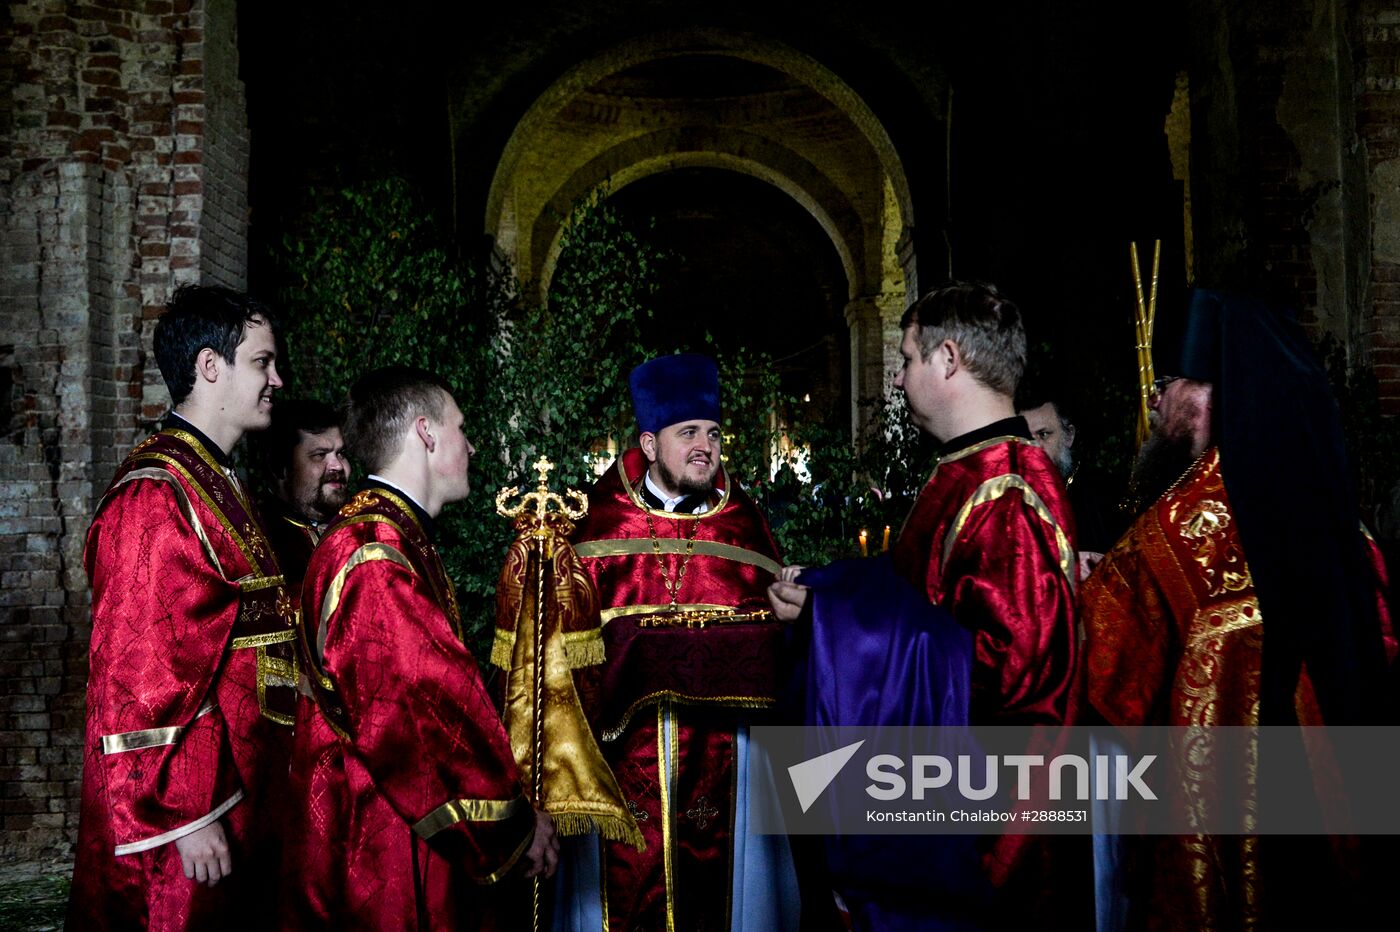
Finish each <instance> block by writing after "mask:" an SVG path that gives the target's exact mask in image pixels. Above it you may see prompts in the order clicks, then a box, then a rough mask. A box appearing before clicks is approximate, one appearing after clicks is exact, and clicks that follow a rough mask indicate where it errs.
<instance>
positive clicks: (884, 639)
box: [788, 556, 990, 930]
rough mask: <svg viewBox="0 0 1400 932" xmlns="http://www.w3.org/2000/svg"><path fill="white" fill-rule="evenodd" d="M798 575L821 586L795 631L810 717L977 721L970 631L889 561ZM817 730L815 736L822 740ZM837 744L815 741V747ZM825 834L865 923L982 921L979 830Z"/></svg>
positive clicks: (958, 738)
mask: <svg viewBox="0 0 1400 932" xmlns="http://www.w3.org/2000/svg"><path fill="white" fill-rule="evenodd" d="M799 582H801V583H802V584H803V585H806V586H809V587H811V590H812V592H811V596H810V599H809V605H810V610H811V626H810V628H808V627H807V626H805V625H804V624H803V623H802V622H801V621H799V623H798V625H797V626H796V628H795V629H794V631H793V632H792V636H791V644H790V646H791V648H792V662H793V666H792V682H791V690H790V693H789V697H788V698H789V700H790V702H791V703H792V705H791V706H790V708H792V710H793V711H794V712H795V713H796V714H797V715H799V716H800V718H801V721H802V723H803V724H804V725H815V726H842V725H845V726H853V725H878V726H886V727H894V726H966V725H967V724H968V701H969V698H970V695H971V678H972V662H973V637H972V632H971V631H968V630H967V629H966V628H964V627H963V626H962V625H960V624H958V622H957V621H956V620H955V619H954V618H953V616H952V615H951V614H949V613H948V612H946V611H944V610H943V609H941V608H939V607H938V606H936V605H932V604H930V603H929V601H928V600H927V598H925V596H924V594H923V593H922V592H919V591H918V590H917V589H915V588H914V587H913V586H912V585H910V584H909V583H908V582H907V581H906V580H904V579H903V578H901V577H900V576H899V575H898V574H897V573H896V572H895V570H894V564H893V562H892V561H891V560H890V559H889V558H888V557H886V556H881V557H875V558H870V559H860V560H840V561H837V562H835V563H832V564H829V565H827V566H824V567H821V568H819V569H809V570H807V571H806V572H804V573H803V574H802V576H801V577H800V579H799ZM817 734H818V736H817V737H814V741H815V742H816V743H817V744H818V745H821V744H824V739H823V738H821V737H820V736H819V733H817ZM969 740H970V738H968V737H967V735H966V733H965V732H962V731H961V730H959V731H958V732H957V733H953V732H950V733H949V735H948V743H949V746H948V747H946V748H945V747H940V748H939V752H940V753H942V752H945V751H946V752H947V753H949V754H954V755H955V754H958V753H968V751H969V750H970V748H969V746H968V744H967V742H968V741H969ZM832 749H833V748H832V747H824V746H816V747H813V748H812V752H813V754H820V753H824V752H826V751H829V750H832ZM923 750H924V752H925V753H927V749H923ZM852 770H854V768H852ZM845 776H847V775H843V777H845ZM852 776H854V778H855V779H854V780H852V781H851V782H850V783H849V784H848V785H847V787H846V788H845V789H844V791H845V792H859V791H860V789H859V787H860V786H862V785H863V784H864V782H866V781H865V780H864V778H863V775H861V774H852ZM842 782H843V781H840V780H838V782H837V784H836V787H837V788H841V786H842ZM825 840H826V846H825V847H826V867H827V871H828V881H829V883H830V884H831V886H833V887H834V888H835V889H836V890H838V891H839V892H840V893H841V895H842V898H843V899H844V900H845V902H846V905H847V907H848V909H849V910H850V913H851V919H852V922H853V924H854V927H855V928H856V929H857V930H866V929H879V930H902V929H934V930H967V929H976V928H979V927H980V926H979V924H978V922H977V921H976V917H977V915H978V913H980V912H981V911H982V910H983V908H984V907H985V905H986V902H987V900H988V897H989V893H990V891H989V888H988V887H987V884H986V880H985V879H984V877H983V874H982V871H981V868H980V861H979V857H978V852H977V839H976V838H975V837H973V836H965V835H942V836H933V835H923V836H918V835H911V836H901V837H890V836H870V835H835V836H828V837H827V838H826V839H825Z"/></svg>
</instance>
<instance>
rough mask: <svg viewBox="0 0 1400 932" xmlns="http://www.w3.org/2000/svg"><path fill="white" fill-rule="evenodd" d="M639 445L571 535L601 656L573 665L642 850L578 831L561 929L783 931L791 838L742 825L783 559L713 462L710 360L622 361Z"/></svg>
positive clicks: (774, 657)
mask: <svg viewBox="0 0 1400 932" xmlns="http://www.w3.org/2000/svg"><path fill="white" fill-rule="evenodd" d="M630 387H631V393H632V403H633V407H634V408H635V411H636V415H637V427H638V430H639V431H640V436H639V446H638V447H637V448H633V449H630V450H627V451H626V452H625V453H623V454H622V456H620V457H619V458H618V459H617V462H616V463H614V464H613V465H612V466H611V467H610V468H609V469H608V471H607V473H606V474H605V475H604V476H603V477H602V478H601V479H600V480H599V481H598V482H597V484H596V485H595V486H594V488H593V490H592V492H591V494H590V495H589V506H588V515H587V517H585V518H584V519H583V520H582V521H581V522H580V524H579V527H578V530H577V531H576V533H575V535H574V538H573V540H574V546H575V550H576V551H577V553H578V556H579V559H580V562H581V563H582V565H583V568H584V571H585V572H586V573H587V574H588V576H589V577H590V578H591V580H592V581H593V583H594V584H595V586H596V587H597V590H598V593H599V596H600V599H601V605H602V608H603V612H602V622H603V641H604V647H605V651H606V660H605V661H604V662H603V664H602V665H601V666H597V667H587V668H581V669H576V670H575V671H574V673H575V677H576V678H577V679H578V682H579V687H580V693H581V695H582V696H583V697H584V704H585V707H586V708H588V710H589V715H590V718H591V720H592V721H593V724H594V728H595V730H596V731H597V734H598V736H599V738H600V739H601V742H600V746H601V747H602V749H603V754H604V756H605V758H606V759H607V761H608V763H609V765H610V766H611V767H612V768H613V771H614V773H615V774H616V776H617V780H618V784H619V786H620V787H621V789H622V793H623V796H624V798H625V799H626V801H627V806H628V809H629V810H630V811H631V813H632V815H633V817H634V818H635V819H636V821H637V825H638V827H639V828H640V829H641V833H642V836H643V838H644V839H645V841H646V850H645V851H640V852H639V851H636V850H634V849H633V848H631V847H630V846H628V845H626V844H624V843H621V842H611V841H602V842H599V841H598V840H597V839H596V838H593V837H587V838H583V839H577V840H573V841H571V842H569V843H568V844H567V847H568V848H569V849H571V852H570V856H569V857H566V859H565V863H564V867H563V868H561V871H560V873H561V875H567V876H563V877H562V881H563V882H562V889H563V897H562V900H561V905H560V908H559V917H558V922H557V923H556V925H557V926H558V927H560V928H587V929H590V930H592V929H597V928H600V927H601V928H611V929H616V930H622V929H628V930H630V929H634V928H646V929H668V928H687V929H700V928H704V929H726V928H734V929H747V928H753V929H783V928H789V927H791V925H792V923H793V921H794V920H795V918H796V916H795V900H796V889H795V882H794V880H793V875H792V870H791V859H790V854H789V852H788V849H787V842H786V839H784V838H781V837H763V836H756V835H750V834H748V831H747V827H746V826H747V820H748V811H747V807H746V806H745V805H744V802H743V801H744V800H745V799H747V798H748V795H747V794H748V792H749V788H748V782H749V781H748V766H747V757H748V754H749V745H748V723H749V722H750V721H751V720H752V718H753V716H754V715H755V714H756V712H757V711H758V710H762V709H766V708H769V707H771V706H772V705H773V704H774V703H775V701H776V696H777V692H776V691H777V676H778V673H777V662H778V648H779V643H780V639H781V637H782V632H781V629H780V626H779V625H778V624H776V623H775V622H774V621H773V619H772V617H771V616H770V615H769V613H768V612H767V611H766V610H765V609H766V606H767V603H766V601H765V595H764V593H765V590H766V589H767V586H768V584H769V582H771V581H772V579H773V575H774V573H776V572H777V570H778V568H779V565H780V564H779V562H778V551H777V547H776V545H775V544H774V542H773V537H772V535H771V534H770V533H769V530H768V524H767V522H766V521H765V520H764V518H763V515H762V514H760V513H759V511H758V509H757V508H756V507H755V506H754V503H753V501H752V500H750V498H749V497H748V496H747V495H746V494H744V491H743V490H742V489H741V488H739V487H738V485H737V484H736V483H735V482H734V481H733V480H732V479H731V478H730V476H729V475H728V473H727V472H726V471H725V469H724V465H723V463H722V462H721V442H720V427H719V420H720V399H719V371H718V368H717V367H716V365H715V362H714V360H712V359H709V358H707V357H704V356H694V355H678V356H663V357H659V358H657V359H653V360H651V361H649V362H646V363H643V364H642V365H640V366H638V367H637V368H636V369H635V370H634V371H633V372H632V374H631V378H630Z"/></svg>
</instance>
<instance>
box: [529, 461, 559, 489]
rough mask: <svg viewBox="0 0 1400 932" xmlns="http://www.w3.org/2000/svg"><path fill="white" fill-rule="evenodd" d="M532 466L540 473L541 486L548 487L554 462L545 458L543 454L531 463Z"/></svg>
mask: <svg viewBox="0 0 1400 932" xmlns="http://www.w3.org/2000/svg"><path fill="white" fill-rule="evenodd" d="M530 468H531V469H533V470H534V471H535V472H537V473H539V474H540V488H541V489H548V488H549V473H550V470H552V469H553V468H554V464H553V463H551V462H550V461H549V460H547V459H546V458H544V457H543V456H541V457H540V458H539V459H537V460H535V462H534V463H533V464H531V466H530Z"/></svg>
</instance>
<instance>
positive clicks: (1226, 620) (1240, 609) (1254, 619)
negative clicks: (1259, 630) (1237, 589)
mask: <svg viewBox="0 0 1400 932" xmlns="http://www.w3.org/2000/svg"><path fill="white" fill-rule="evenodd" d="M1196 619H1197V621H1198V622H1200V624H1199V626H1197V625H1192V626H1191V629H1190V631H1189V633H1188V635H1187V638H1186V649H1187V650H1194V649H1196V647H1197V646H1198V645H1199V644H1200V643H1201V642H1202V641H1209V640H1211V639H1213V638H1218V637H1223V636H1225V635H1227V634H1230V633H1232V632H1235V631H1244V630H1245V629H1247V628H1256V627H1258V626H1259V625H1262V624H1263V623H1264V616H1263V613H1261V612H1260V611H1259V600H1258V599H1257V598H1255V597H1254V596H1252V595H1247V596H1243V597H1241V598H1239V599H1236V600H1234V601H1232V602H1227V603H1224V604H1220V603H1215V604H1208V605H1201V606H1199V607H1198V608H1197V609H1196Z"/></svg>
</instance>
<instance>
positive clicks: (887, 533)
mask: <svg viewBox="0 0 1400 932" xmlns="http://www.w3.org/2000/svg"><path fill="white" fill-rule="evenodd" d="M889 549H890V526H889V525H888V524H887V525H885V539H884V540H883V541H881V542H880V552H881V553H884V552H885V551H886V550H889Z"/></svg>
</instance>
